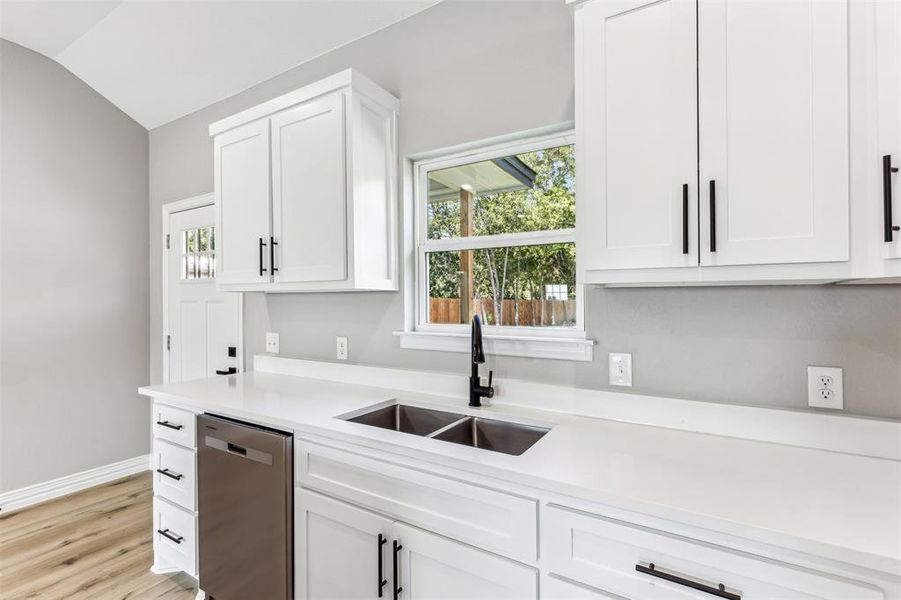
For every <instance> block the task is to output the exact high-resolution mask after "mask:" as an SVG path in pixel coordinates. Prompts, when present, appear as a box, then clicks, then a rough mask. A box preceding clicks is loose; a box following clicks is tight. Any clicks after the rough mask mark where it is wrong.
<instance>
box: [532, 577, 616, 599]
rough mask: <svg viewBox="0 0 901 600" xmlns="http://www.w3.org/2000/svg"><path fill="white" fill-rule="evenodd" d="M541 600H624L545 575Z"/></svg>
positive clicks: (542, 579)
mask: <svg viewBox="0 0 901 600" xmlns="http://www.w3.org/2000/svg"><path fill="white" fill-rule="evenodd" d="M541 600H622V596H614V595H613V594H608V593H607V592H604V591H601V590H599V589H596V588H593V587H591V586H588V585H584V584H581V583H576V582H575V581H570V580H568V579H564V578H562V577H559V576H557V575H553V574H545V575H544V577H542V578H541Z"/></svg>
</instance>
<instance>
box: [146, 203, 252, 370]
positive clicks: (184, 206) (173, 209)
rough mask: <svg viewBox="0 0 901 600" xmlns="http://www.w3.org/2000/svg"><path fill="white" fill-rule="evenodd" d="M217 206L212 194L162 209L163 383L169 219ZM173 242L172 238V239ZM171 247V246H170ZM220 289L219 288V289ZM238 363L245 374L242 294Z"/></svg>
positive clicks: (166, 355)
mask: <svg viewBox="0 0 901 600" xmlns="http://www.w3.org/2000/svg"><path fill="white" fill-rule="evenodd" d="M215 205H216V197H215V195H214V194H212V193H208V194H200V195H199V196H191V197H190V198H185V199H184V200H176V201H175V202H169V203H167V204H164V205H163V207H162V216H163V223H162V230H163V234H162V235H163V238H162V239H163V243H162V263H163V266H162V276H163V280H162V302H163V307H162V308H163V311H162V314H163V318H162V321H163V323H162V332H161V337H160V351H161V352H162V353H163V383H169V350H168V349H167V348H166V336H167V335H169V256H168V254H167V252H168V251H169V248H167V247H166V241H165V240H166V236H168V235H170V233H171V232H170V231H169V217H170V216H172V215H173V214H174V213H179V212H184V211H187V210H193V209H195V208H204V207H206V206H215ZM170 242H171V238H170ZM170 245H171V244H170ZM217 289H218V288H217ZM228 293H232V294H233V293H239V292H228ZM235 362H237V363H238V373H243V372H244V294H243V293H240V295H239V296H238V356H237V357H236V361H235Z"/></svg>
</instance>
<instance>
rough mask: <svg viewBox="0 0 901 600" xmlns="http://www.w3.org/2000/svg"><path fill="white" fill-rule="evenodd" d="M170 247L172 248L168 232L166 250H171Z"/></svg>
mask: <svg viewBox="0 0 901 600" xmlns="http://www.w3.org/2000/svg"><path fill="white" fill-rule="evenodd" d="M169 249H170V247H169V234H168V233H167V234H166V250H169Z"/></svg>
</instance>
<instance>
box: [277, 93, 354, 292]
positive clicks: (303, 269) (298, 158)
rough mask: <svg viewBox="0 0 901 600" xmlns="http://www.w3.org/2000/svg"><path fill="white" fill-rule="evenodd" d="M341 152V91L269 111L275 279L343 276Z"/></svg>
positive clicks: (341, 278) (323, 278) (345, 243)
mask: <svg viewBox="0 0 901 600" xmlns="http://www.w3.org/2000/svg"><path fill="white" fill-rule="evenodd" d="M344 155H345V143H344V96H343V95H342V94H333V95H331V96H327V97H325V98H322V99H318V100H313V101H310V102H307V103H305V104H301V105H300V106H298V107H297V108H292V109H290V110H286V111H284V112H281V113H278V114H277V115H275V116H274V117H272V233H273V237H274V239H275V242H276V252H275V254H274V256H275V257H276V264H275V265H274V267H275V269H274V273H273V277H274V279H275V281H278V282H291V283H296V282H306V281H341V280H343V279H344V278H345V277H346V276H347V254H346V252H347V239H346V211H345V206H346V202H345V177H344V175H345V166H344Z"/></svg>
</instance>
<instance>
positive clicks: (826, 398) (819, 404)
mask: <svg viewBox="0 0 901 600" xmlns="http://www.w3.org/2000/svg"><path fill="white" fill-rule="evenodd" d="M807 405H808V406H812V407H815V408H831V409H833V410H842V409H844V408H845V394H844V385H843V381H842V369H841V367H817V366H810V367H807Z"/></svg>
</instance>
